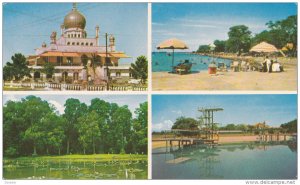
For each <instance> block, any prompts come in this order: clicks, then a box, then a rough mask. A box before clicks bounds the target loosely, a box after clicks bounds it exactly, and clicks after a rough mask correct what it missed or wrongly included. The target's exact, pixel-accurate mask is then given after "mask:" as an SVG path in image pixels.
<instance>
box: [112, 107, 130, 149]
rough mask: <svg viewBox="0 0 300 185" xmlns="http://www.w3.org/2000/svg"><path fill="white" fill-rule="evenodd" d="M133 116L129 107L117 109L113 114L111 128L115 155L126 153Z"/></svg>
mask: <svg viewBox="0 0 300 185" xmlns="http://www.w3.org/2000/svg"><path fill="white" fill-rule="evenodd" d="M131 123H132V114H131V112H130V110H129V109H128V107H127V106H122V107H117V109H116V110H115V111H114V113H113V114H111V125H110V126H111V127H110V131H111V134H112V138H113V142H114V145H113V146H114V147H112V149H113V151H114V153H125V152H126V151H125V149H126V146H127V144H128V140H129V138H130V134H131V133H130V132H131V126H132V125H131Z"/></svg>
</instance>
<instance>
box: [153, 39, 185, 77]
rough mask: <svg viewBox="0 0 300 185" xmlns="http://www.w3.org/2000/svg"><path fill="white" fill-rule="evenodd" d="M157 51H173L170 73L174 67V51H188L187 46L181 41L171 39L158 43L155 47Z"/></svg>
mask: <svg viewBox="0 0 300 185" xmlns="http://www.w3.org/2000/svg"><path fill="white" fill-rule="evenodd" d="M156 48H157V49H172V50H173V56H172V71H173V66H174V50H175V49H188V46H187V45H186V44H185V43H184V42H183V41H181V40H179V39H176V38H173V39H168V40H165V41H163V42H162V43H160V44H159V45H158V46H157V47H156Z"/></svg>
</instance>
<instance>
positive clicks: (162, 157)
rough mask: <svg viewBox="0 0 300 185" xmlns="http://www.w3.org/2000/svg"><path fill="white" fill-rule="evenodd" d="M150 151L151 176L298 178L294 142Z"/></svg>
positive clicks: (179, 177) (170, 177)
mask: <svg viewBox="0 0 300 185" xmlns="http://www.w3.org/2000/svg"><path fill="white" fill-rule="evenodd" d="M152 152H153V153H152V178H153V179H296V178H297V149H296V144H295V143H292V144H291V143H290V144H282V143H281V144H255V143H251V144H249V143H248V144H238V145H219V146H215V147H201V146H197V147H196V146H195V147H185V148H183V149H179V148H173V150H172V149H170V148H158V149H154V150H153V151H152ZM178 161H179V162H178Z"/></svg>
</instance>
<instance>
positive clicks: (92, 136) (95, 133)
mask: <svg viewBox="0 0 300 185" xmlns="http://www.w3.org/2000/svg"><path fill="white" fill-rule="evenodd" d="M98 118H99V116H98V114H97V113H96V112H95V111H92V112H89V113H88V114H86V115H84V116H82V117H80V118H79V124H78V125H77V127H78V132H79V142H80V143H81V144H82V145H83V153H84V154H85V153H86V148H87V147H88V146H89V144H92V147H93V153H94V154H95V153H96V141H97V140H98V139H99V137H100V135H101V132H100V129H99V126H98V121H99V119H98Z"/></svg>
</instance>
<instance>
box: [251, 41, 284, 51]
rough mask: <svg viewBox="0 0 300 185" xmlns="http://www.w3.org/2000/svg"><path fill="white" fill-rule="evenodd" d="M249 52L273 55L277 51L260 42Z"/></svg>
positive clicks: (269, 45) (270, 45) (271, 46)
mask: <svg viewBox="0 0 300 185" xmlns="http://www.w3.org/2000/svg"><path fill="white" fill-rule="evenodd" d="M250 51H251V52H258V53H274V52H278V49H277V48H276V47H275V46H274V45H272V44H269V43H267V42H261V43H259V44H257V45H255V46H253V47H252V48H251V49H250Z"/></svg>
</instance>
